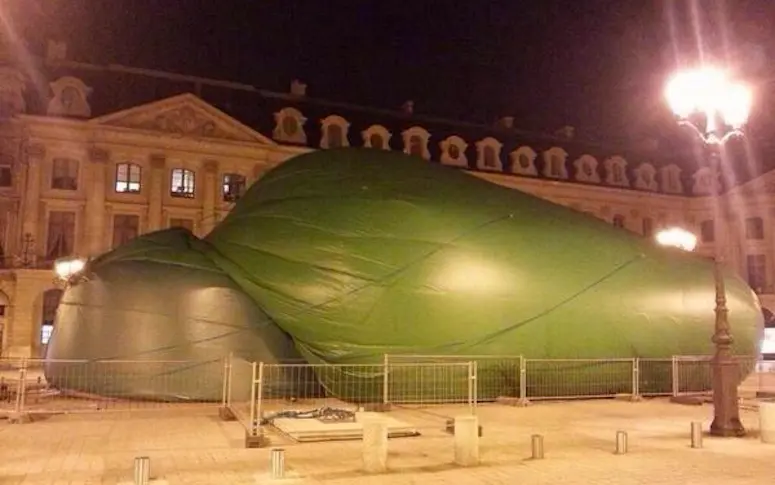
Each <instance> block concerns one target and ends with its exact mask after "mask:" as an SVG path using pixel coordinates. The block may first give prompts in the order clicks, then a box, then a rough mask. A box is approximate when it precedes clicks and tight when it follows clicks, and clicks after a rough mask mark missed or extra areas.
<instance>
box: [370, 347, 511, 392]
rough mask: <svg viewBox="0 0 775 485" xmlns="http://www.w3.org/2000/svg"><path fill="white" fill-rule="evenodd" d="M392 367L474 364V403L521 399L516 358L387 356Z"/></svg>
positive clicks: (500, 356) (490, 356)
mask: <svg viewBox="0 0 775 485" xmlns="http://www.w3.org/2000/svg"><path fill="white" fill-rule="evenodd" d="M385 358H386V362H388V363H389V364H388V365H392V364H407V363H408V364H444V363H459V364H467V363H468V362H475V363H476V396H477V402H491V401H495V400H497V399H498V398H503V397H507V398H518V397H524V396H521V395H520V370H521V365H522V364H521V362H522V357H521V356H519V355H454V356H450V355H406V354H404V355H393V354H390V355H386V356H385Z"/></svg>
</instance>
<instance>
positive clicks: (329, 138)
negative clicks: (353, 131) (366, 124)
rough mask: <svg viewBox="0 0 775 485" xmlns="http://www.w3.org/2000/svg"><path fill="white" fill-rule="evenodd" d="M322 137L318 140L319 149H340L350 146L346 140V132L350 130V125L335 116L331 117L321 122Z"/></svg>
mask: <svg viewBox="0 0 775 485" xmlns="http://www.w3.org/2000/svg"><path fill="white" fill-rule="evenodd" d="M321 125H322V137H321V139H320V148H340V147H347V146H350V142H349V140H348V139H347V131H348V130H349V129H350V123H348V122H347V120H345V119H344V118H342V117H341V116H337V115H331V116H328V117H326V118H324V119H323V120H322V121H321Z"/></svg>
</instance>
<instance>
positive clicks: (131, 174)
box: [116, 163, 142, 194]
mask: <svg viewBox="0 0 775 485" xmlns="http://www.w3.org/2000/svg"><path fill="white" fill-rule="evenodd" d="M141 177H142V168H141V167H140V165H137V164H134V163H119V164H118V165H116V192H121V193H126V194H137V193H139V192H140V179H141Z"/></svg>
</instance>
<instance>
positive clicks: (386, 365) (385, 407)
mask: <svg viewBox="0 0 775 485" xmlns="http://www.w3.org/2000/svg"><path fill="white" fill-rule="evenodd" d="M382 365H383V369H382V371H383V372H382V409H380V411H382V412H388V411H390V355H389V354H385V355H384V357H383V361H382Z"/></svg>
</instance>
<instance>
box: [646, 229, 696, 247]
mask: <svg viewBox="0 0 775 485" xmlns="http://www.w3.org/2000/svg"><path fill="white" fill-rule="evenodd" d="M656 240H657V243H659V244H660V245H662V246H669V247H674V248H678V249H683V250H684V251H694V248H696V247H697V236H695V235H694V234H692V233H691V232H689V231H687V230H686V229H681V228H680V227H671V228H670V229H664V230H662V231H659V232H658V233H657V235H656Z"/></svg>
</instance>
